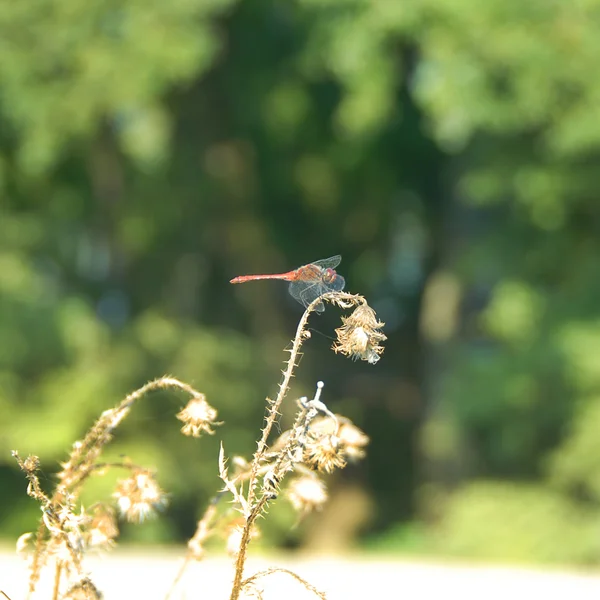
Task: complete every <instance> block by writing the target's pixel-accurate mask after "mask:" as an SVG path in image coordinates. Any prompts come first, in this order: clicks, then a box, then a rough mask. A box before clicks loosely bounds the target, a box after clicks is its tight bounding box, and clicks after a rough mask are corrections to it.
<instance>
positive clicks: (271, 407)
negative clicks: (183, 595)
mask: <svg viewBox="0 0 600 600" xmlns="http://www.w3.org/2000/svg"><path fill="white" fill-rule="evenodd" d="M335 299H339V300H348V301H349V302H351V303H353V304H356V303H357V300H358V301H359V302H364V299H362V298H360V297H357V296H355V295H353V294H348V293H344V292H331V293H329V294H324V295H323V296H320V297H319V298H317V299H316V300H314V301H313V302H311V303H310V304H309V305H308V306H307V308H306V310H305V311H304V314H303V315H302V318H301V319H300V322H299V323H298V327H297V329H296V336H295V337H294V341H293V343H292V349H291V350H290V358H289V359H288V361H287V367H286V369H285V370H284V372H283V380H282V381H281V383H280V384H279V392H278V394H277V397H276V398H275V400H274V401H273V402H269V403H268V405H267V414H266V416H265V426H264V428H263V430H262V436H261V438H260V440H259V442H258V445H257V448H256V452H255V453H254V460H253V461H252V470H251V473H250V479H249V483H248V506H249V507H250V514H248V515H246V522H245V524H244V529H243V531H242V539H241V543H240V548H239V552H238V555H237V559H236V562H235V576H234V580H233V586H232V589H231V596H230V600H238V598H239V596H240V593H241V591H242V578H243V575H244V564H245V562H246V547H247V546H248V543H249V541H250V532H251V530H252V525H253V524H254V521H255V520H256V518H257V517H258V515H260V514H261V512H262V509H263V508H264V506H265V504H266V503H267V498H266V496H264V495H263V496H262V497H261V498H260V500H259V501H258V502H257V503H256V505H255V506H253V504H254V500H255V488H256V478H257V475H258V471H259V468H260V463H261V461H262V460H263V458H264V454H265V450H266V448H267V441H268V438H269V435H270V433H271V430H272V429H273V426H274V424H275V422H276V421H277V417H278V415H279V409H280V407H281V404H282V402H283V400H284V398H285V396H286V395H287V393H288V391H289V386H290V380H291V379H292V376H293V374H294V369H295V368H296V361H297V359H298V354H299V352H300V348H301V346H302V342H303V341H304V330H305V328H306V324H307V323H308V318H309V316H310V313H311V312H313V311H314V310H315V307H316V306H317V304H319V303H320V302H322V301H323V300H328V301H332V300H335Z"/></svg>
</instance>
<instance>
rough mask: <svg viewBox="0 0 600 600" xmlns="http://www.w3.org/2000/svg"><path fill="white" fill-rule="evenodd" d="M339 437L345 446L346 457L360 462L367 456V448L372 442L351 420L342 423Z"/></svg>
mask: <svg viewBox="0 0 600 600" xmlns="http://www.w3.org/2000/svg"><path fill="white" fill-rule="evenodd" d="M338 437H339V438H340V442H341V443H342V445H343V446H344V451H345V453H346V456H347V457H348V458H349V459H351V461H352V460H358V459H360V458H364V456H365V446H366V445H367V444H368V443H369V442H370V441H371V440H370V439H369V436H368V435H367V434H366V433H365V432H364V431H362V430H360V429H359V428H358V427H357V426H356V425H354V423H352V422H351V421H350V419H346V420H345V421H342V422H341V424H340V428H339V430H338Z"/></svg>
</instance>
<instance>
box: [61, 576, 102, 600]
mask: <svg viewBox="0 0 600 600" xmlns="http://www.w3.org/2000/svg"><path fill="white" fill-rule="evenodd" d="M63 598H64V600H101V599H102V594H101V593H100V591H99V590H98V588H97V587H96V586H95V585H94V584H93V583H92V581H91V579H89V578H88V577H84V578H83V579H81V580H80V581H78V582H77V583H75V584H73V585H72V586H71V587H70V588H69V589H68V590H67V592H66V594H65V595H64V596H63Z"/></svg>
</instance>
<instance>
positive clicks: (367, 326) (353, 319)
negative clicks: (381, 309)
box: [333, 302, 387, 365]
mask: <svg viewBox="0 0 600 600" xmlns="http://www.w3.org/2000/svg"><path fill="white" fill-rule="evenodd" d="M342 323H343V325H342V326H341V327H338V328H337V329H336V330H335V333H336V335H337V340H336V342H335V344H334V345H333V350H334V351H335V352H340V353H341V354H344V355H345V356H350V357H352V359H353V360H356V359H359V358H360V359H361V360H365V361H367V362H368V363H370V364H372V365H374V364H375V363H376V362H377V361H378V360H379V359H380V357H381V354H382V353H383V346H380V343H381V342H383V341H384V340H386V339H387V337H386V336H385V335H384V334H383V333H382V332H381V331H380V330H381V328H382V327H383V326H384V325H385V323H382V322H381V321H378V320H377V315H376V314H375V311H374V310H373V309H372V308H371V307H370V306H369V305H368V304H367V303H366V302H365V303H364V304H361V305H360V306H358V307H357V308H356V309H355V310H354V312H353V313H352V314H351V315H350V316H349V317H342Z"/></svg>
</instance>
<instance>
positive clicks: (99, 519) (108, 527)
mask: <svg viewBox="0 0 600 600" xmlns="http://www.w3.org/2000/svg"><path fill="white" fill-rule="evenodd" d="M118 535H119V527H118V525H117V518H116V515H115V511H114V509H113V508H112V507H111V506H108V505H106V504H98V505H96V506H95V507H94V509H93V516H92V519H91V522H90V526H89V529H88V544H89V546H91V547H96V548H107V549H108V548H111V547H112V546H114V544H115V539H116V538H117V536H118Z"/></svg>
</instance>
